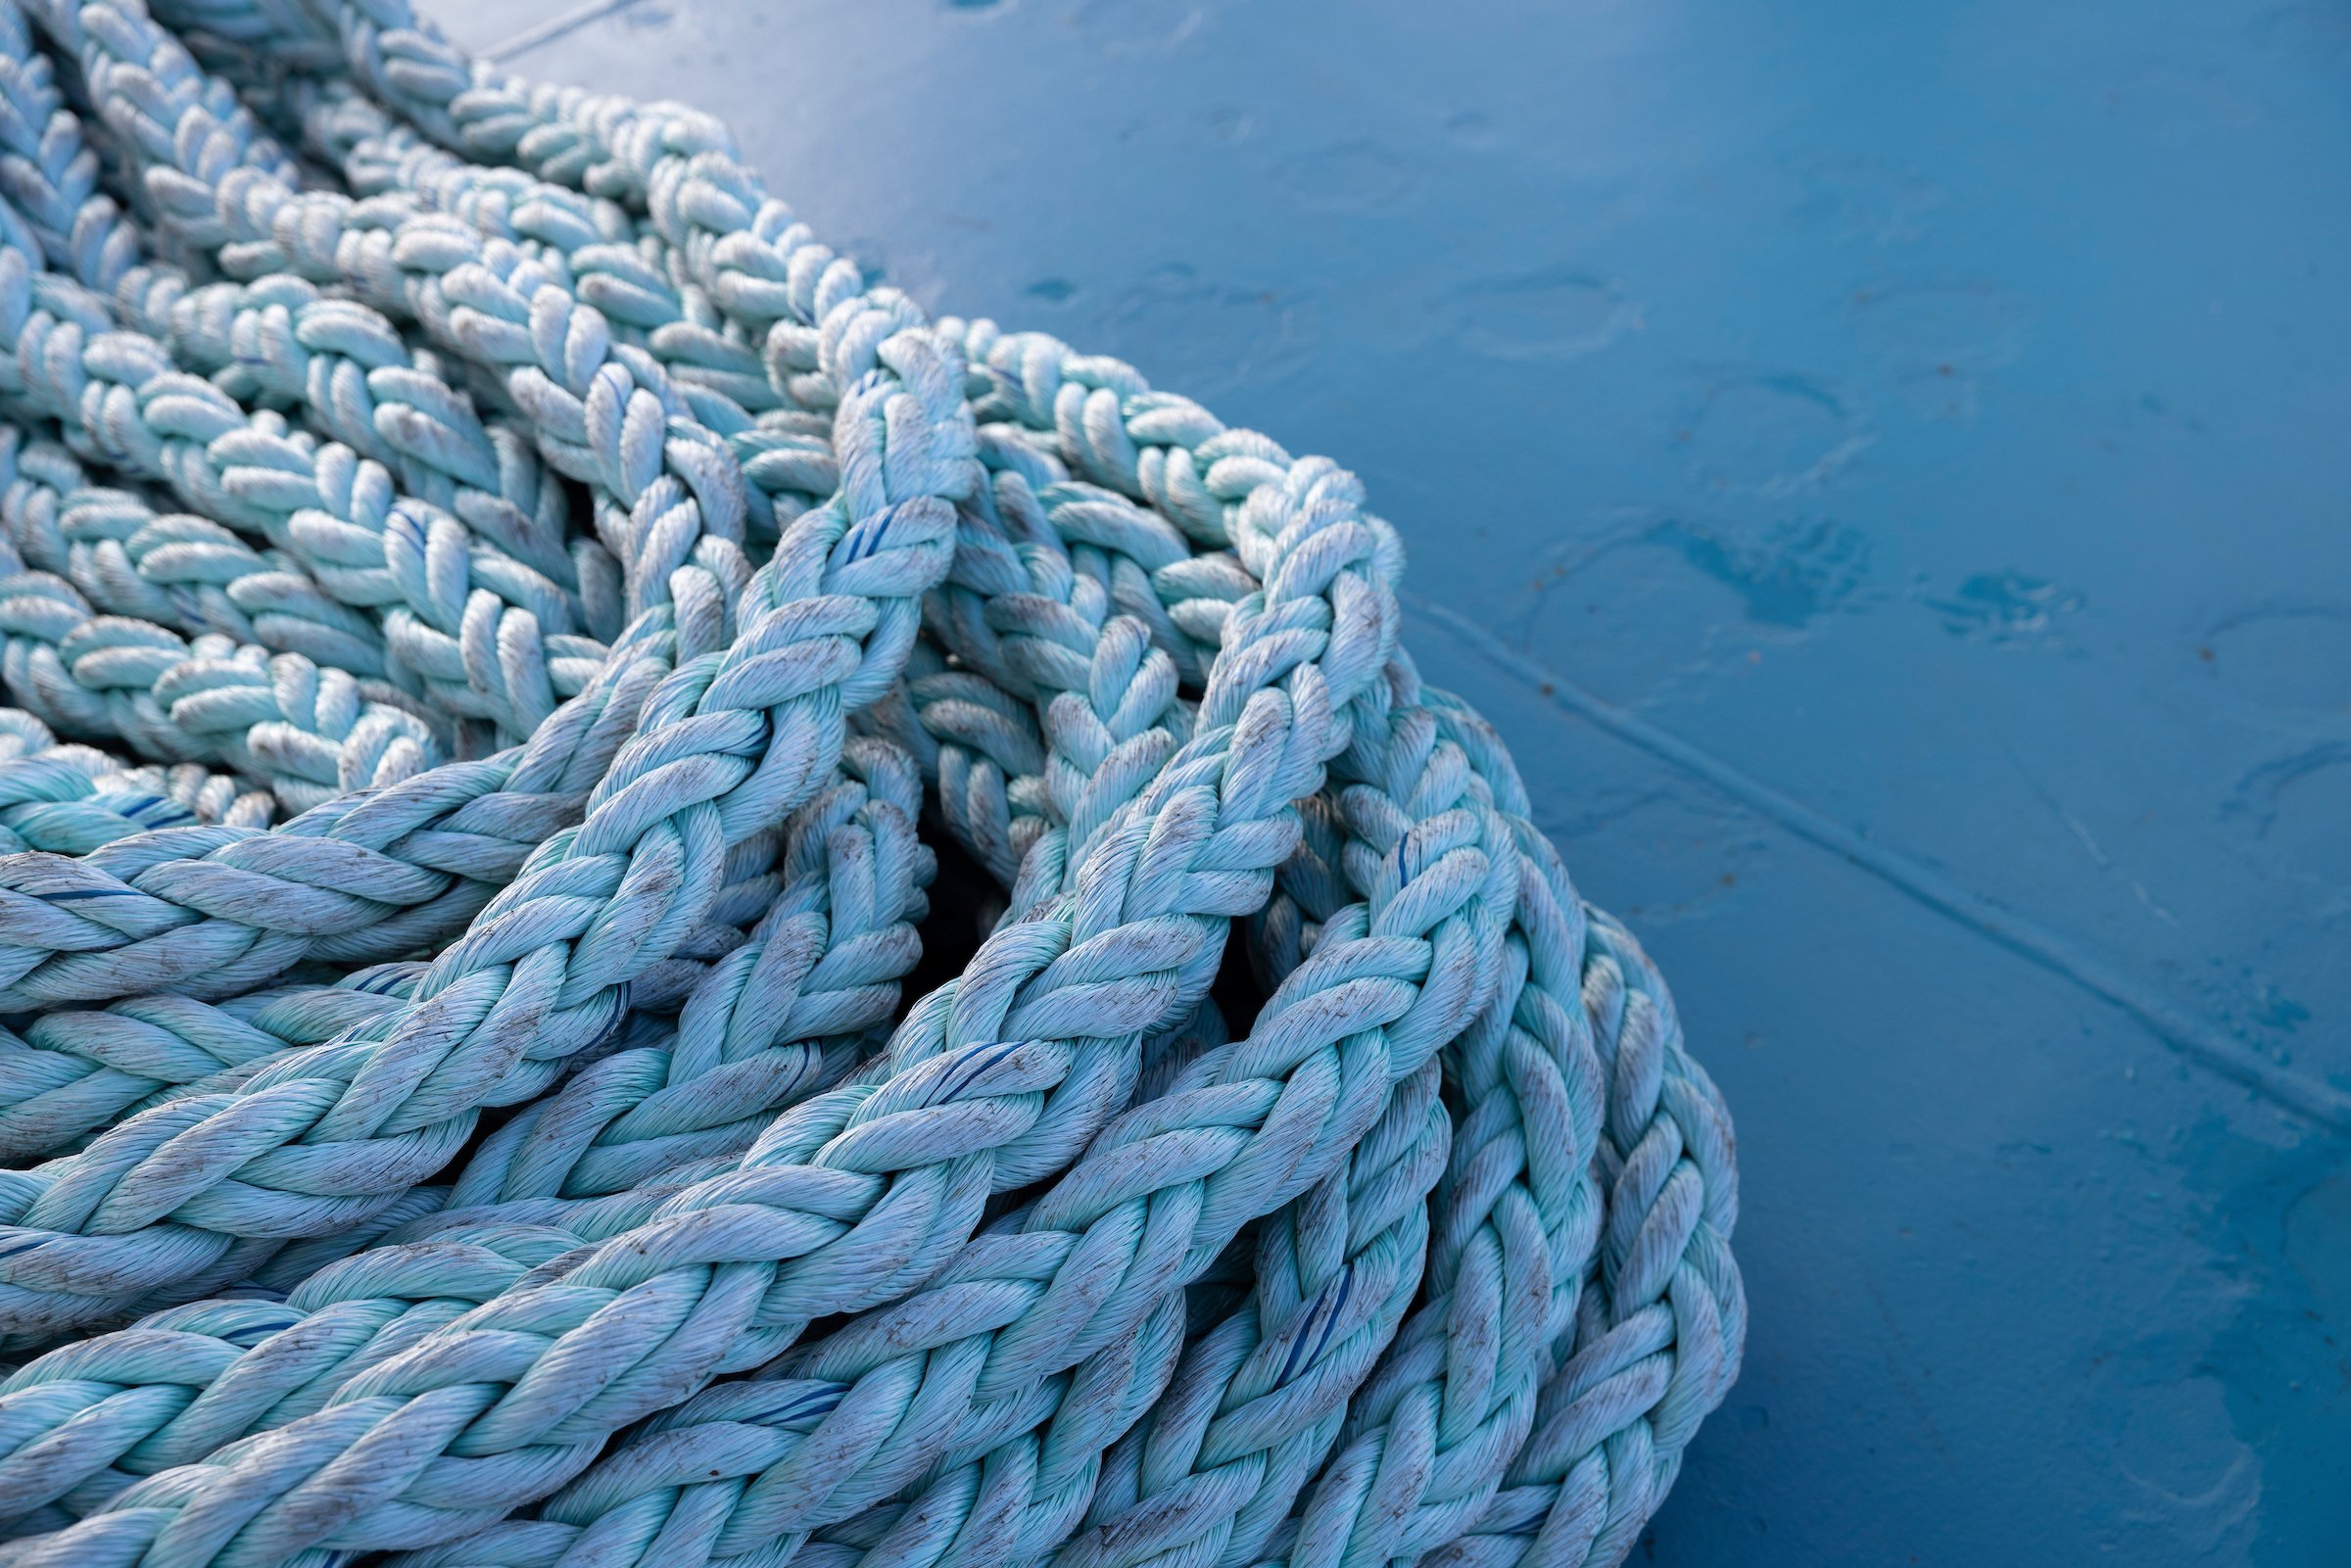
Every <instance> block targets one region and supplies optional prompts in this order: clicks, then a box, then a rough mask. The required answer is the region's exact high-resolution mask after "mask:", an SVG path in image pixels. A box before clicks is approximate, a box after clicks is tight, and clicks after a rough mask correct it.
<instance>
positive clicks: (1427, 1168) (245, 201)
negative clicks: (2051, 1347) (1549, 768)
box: [0, 0, 1745, 1568]
mask: <svg viewBox="0 0 2351 1568" xmlns="http://www.w3.org/2000/svg"><path fill="white" fill-rule="evenodd" d="M0 242H4V243H0V416H5V418H6V420H7V426H6V428H5V430H4V431H0V571H4V572H5V573H6V575H5V576H0V680H4V681H5V683H6V687H7V689H8V692H9V693H10V695H11V697H12V698H13V699H14V700H15V701H17V702H18V703H20V704H22V706H23V708H24V712H22V713H18V712H14V711H10V712H7V713H6V714H5V715H4V716H0V849H5V850H6V851H8V852H7V853H6V854H4V855H0V1011H5V1013H6V1014H7V1015H8V1016H9V1018H10V1020H11V1022H14V1023H16V1024H17V1025H18V1026H17V1027H16V1028H15V1029H14V1030H13V1031H8V1030H0V1149H5V1151H6V1152H7V1153H8V1154H9V1155H10V1156H11V1157H12V1159H14V1160H16V1161H17V1162H20V1166H19V1168H17V1169H14V1170H11V1171H9V1172H7V1173H5V1174H0V1333H4V1334H5V1335H6V1337H7V1341H8V1343H9V1345H10V1346H11V1347H13V1352H14V1354H15V1356H16V1357H18V1358H19V1360H20V1362H21V1364H19V1365H18V1366H17V1367H16V1369H15V1370H14V1371H13V1373H11V1375H9V1376H8V1377H7V1378H6V1379H5V1380H0V1537H4V1538H5V1539H0V1564H5V1565H9V1568H31V1565H65V1564H72V1568H95V1565H101V1564H118V1563H120V1564H151V1565H163V1564H196V1563H211V1562H217V1563H223V1564H253V1565H261V1564H302V1565H306V1568H308V1565H323V1564H326V1563H330V1562H338V1563H339V1562H346V1561H351V1560H354V1559H355V1558H356V1557H358V1556H360V1555H362V1554H370V1553H390V1554H392V1555H391V1556H390V1557H389V1558H388V1559H386V1560H391V1561H397V1562H400V1563H403V1564H406V1565H408V1568H476V1565H478V1568H488V1565H493V1564H497V1565H522V1564H551V1565H552V1564H563V1565H566V1568H571V1565H585V1564H627V1563H643V1564H648V1565H663V1564H671V1563H696V1562H724V1563H730V1564H740V1565H744V1568H748V1565H752V1564H773V1565H781V1564H786V1563H792V1564H801V1565H804V1568H848V1565H850V1564H857V1565H860V1568H896V1565H901V1564H903V1565H907V1568H945V1565H955V1568H964V1565H973V1568H980V1565H988V1568H992V1565H995V1564H1009V1563H1022V1564H1027V1563H1032V1562H1041V1561H1044V1560H1047V1559H1050V1560H1051V1561H1052V1562H1053V1563H1054V1564H1056V1565H1057V1568H1137V1565H1141V1564H1145V1563H1164V1564H1166V1565H1167V1568H1176V1565H1178V1564H1182V1565H1201V1568H1205V1565H1208V1564H1211V1563H1214V1564H1231V1565H1233V1568H1247V1565H1252V1564H1266V1565H1271V1564H1277V1563H1278V1564H1292V1565H1297V1568H1309V1565H1312V1568H1341V1565H1345V1568H1368V1565H1373V1564H1384V1563H1389V1562H1396V1563H1411V1562H1428V1563H1435V1564H1447V1565H1450V1564H1456V1563H1459V1564H1463V1565H1469V1564H1475V1565H1478V1568H1485V1565H1488V1564H1491V1565H1494V1568H1509V1565H1515V1564H1519V1563H1527V1564H1539V1565H1543V1568H1550V1565H1554V1564H1573V1563H1586V1562H1596V1563H1612V1562H1617V1561H1620V1560H1622V1558H1623V1557H1624V1555H1625V1554H1626V1553H1627V1552H1628V1551H1629V1550H1630V1549H1631V1548H1632V1546H1633V1544H1635V1542H1636V1540H1637V1538H1638V1534H1639V1532H1640V1530H1641V1528H1642V1526H1643V1525H1644V1524H1645V1523H1646V1522H1647V1520H1648V1519H1649V1517H1650V1516H1651V1515H1652V1514H1653V1513H1654V1512H1655V1508H1656V1506H1657V1505H1658V1503H1659V1502H1660V1501H1661V1500H1662V1497H1663V1496H1664V1493H1665V1490H1666V1489H1667V1488H1668V1487H1669V1486H1670V1484H1671V1482H1672V1479H1673V1477H1674V1475H1675V1473H1676V1470H1677V1468H1678V1465H1679V1461H1680V1456H1681V1453H1682V1451H1683V1449H1684V1448H1685V1447H1686V1445H1687V1444H1688V1442H1689V1441H1690V1439H1691V1437H1692V1436H1693V1435H1694V1433H1695V1431H1696V1429H1697V1426H1698V1424H1699V1423H1700V1421H1701V1420H1703V1417H1704V1416H1705V1414H1706V1413H1707V1412H1708V1411H1710V1410H1711V1409H1712V1408H1714V1407H1715V1405H1716V1404H1718V1403H1719V1402H1720V1401H1721V1399H1722V1397H1723V1394H1724V1392H1725V1391H1726V1390H1727V1388H1728V1387H1729V1384H1730V1382H1731V1381H1732V1379H1733V1378H1734V1377H1735V1376H1736V1372H1737V1366H1738V1360H1739V1354H1740V1348H1741V1346H1742V1344H1743V1341H1744V1333H1745V1305H1744V1298H1743V1296H1742V1294H1741V1289H1740V1284H1739V1276H1738V1271H1737V1267H1736V1264H1735V1262H1734V1261H1733V1259H1732V1257H1731V1253H1730V1250H1729V1237H1730V1233H1731V1230H1732V1228H1733V1224H1734V1221H1735V1218H1736V1212H1737V1187H1736V1171H1735V1164H1734V1161H1733V1154H1732V1139H1731V1132H1730V1123H1729V1119H1728V1117H1727V1114H1726V1113H1725V1111H1724V1110H1723V1107H1722V1104H1721V1099H1720V1096H1719V1095H1718V1094H1717V1093H1716V1091H1715V1090H1714V1088H1713V1085H1712V1084H1711V1083H1710V1082H1709V1081H1708V1079H1707V1078H1706V1076H1705V1074H1704V1073H1703V1069H1700V1068H1699V1067H1698V1066H1697V1064H1696V1063H1695V1062H1694V1061H1692V1060H1691V1058H1690V1057H1689V1056H1688V1055H1687V1054H1686V1052H1685V1051H1684V1049H1683V1046H1682V1042H1681V1036H1680V1029H1679V1025H1678V1023H1677V1022H1676V1020H1675V1016H1674V1013H1673V1008H1672V1003H1671V1001H1670V998H1669V996H1668V994H1667V992H1666V990H1665V988H1664V985H1663V983H1662V981H1661V980H1660V979H1659V977H1658V976H1657V974H1656V973H1655V969H1654V968H1653V967H1652V966H1651V964H1650V963H1649V961H1648V959H1647V958H1646V957H1645V956H1644V955H1643V954H1642V952H1641V950H1640V948H1639V947H1638V945H1637V944H1636V943H1635V942H1634V941H1633V939H1632V938H1631V936H1630V935H1629V934H1628V933H1626V932H1625V931H1624V929H1623V928H1622V927H1619V926H1617V925H1616V924H1614V923H1613V922H1611V921H1609V920H1607V918H1606V917H1605V916H1602V915H1600V914H1598V913H1597V912H1593V911H1590V910H1588V909H1587V908H1586V907H1585V906H1584V905H1583V903H1582V901H1581V900H1580V899H1579V898H1578V897H1577V896H1576V894H1575V892H1574V889H1573V887H1572V885H1571V884H1570V883H1569V881H1568V879H1567V877H1566V873H1565V870H1564V868H1563V867H1562V866H1561V864H1560V862H1559V858H1558V856H1557V855H1556V853H1554V851H1553V850H1552V848H1551V846H1550V845H1549V844H1548V843H1547V842H1546V841H1545V839H1544V838H1543V836H1542V835H1541V833H1540V832H1538V831H1537V830H1536V829H1535V828H1534V826H1533V825H1532V823H1531V821H1530V817H1531V806H1530V804H1529V802H1528V799H1527V796H1526V792H1525V790H1524V787H1523V785H1522V784H1521V783H1520V781H1519V780H1518V777H1517V775H1516V773H1515V771H1514V769H1513V768H1512V766H1511V761H1510V758H1509V755H1508V752H1507V751H1506V750H1505V749H1504V747H1503V745H1502V743H1501V742H1500V740H1499V738H1498V737H1497V736H1495V735H1494V733H1493V732H1492V731H1491V730H1490V729H1489V728H1488V727H1487V726H1486V725H1485V723H1484V722H1483V721H1482V720H1481V719H1480V718H1479V717H1478V716H1477V715H1476V713H1475V712H1474V711H1472V710H1471V709H1470V708H1469V707H1468V706H1466V705H1465V704H1464V703H1463V702H1462V701H1461V700H1460V699H1459V698H1456V697H1453V696H1451V695H1448V694H1446V693H1443V692H1439V691H1436V690H1434V689H1429V688H1426V687H1424V686H1423V685H1422V684H1421V683H1420V681H1419V678H1418V676H1417V674H1416V672H1415V668H1414V666H1413V665H1412V663H1411V660H1410V658H1409V656H1408V655H1406V654H1405V652H1404V651H1403V649H1402V648H1401V646H1400V644H1399V642H1398V639H1397V631H1398V621H1399V615H1398V610H1397V605H1396V597H1395V590H1396V584H1397V581H1398V579H1399V577H1400V575H1401V572H1402V569H1403V550H1402V546H1401V545H1400V543H1399V541H1398V539H1397V537H1396V535H1395V533H1394V531H1393V530H1391V529H1390V528H1389V527H1388V525H1386V524H1385V523H1384V522H1382V521H1380V520H1379V519H1378V518H1376V517H1375V516H1373V515H1372V514H1371V513H1369V512H1368V511H1367V509H1366V504H1365V497H1364V495H1363V491H1362V487H1361V486H1360V484H1359V483H1358V482H1357V481H1356V480H1355V478H1354V477H1353V476H1352V475H1350V474H1348V473H1347V472H1346V471H1344V470H1342V469H1340V468H1338V467H1337V466H1336V465H1334V464H1332V463H1330V462H1329V461H1328V460H1326V459H1321V458H1312V457H1309V458H1297V457H1293V456H1292V455H1291V454H1290V453H1288V452H1287V451H1284V450H1282V449H1281V448H1280V447H1278V446H1277V445H1276V444H1274V443H1273V442H1272V441H1271V440H1270V439H1268V438H1267V437H1264V436H1262V435H1258V434H1256V433H1254V432H1248V431H1239V430H1231V429H1227V428H1226V427H1224V426H1223V424H1222V423H1220V422H1219V421H1218V420H1216V419H1215V418H1214V417H1213V416H1211V415H1210V414H1209V413H1207V412H1206V411H1205V410H1204V409H1202V408H1200V407H1199V406H1198V405H1197V404H1192V403H1191V402H1189V401H1188V400H1185V399H1182V398H1179V397H1176V396H1174V395H1171V394H1166V393H1159V392H1155V391H1153V390H1152V389H1151V388H1150V387H1149V386H1148V384H1147V383H1146V382H1145V381H1144V380H1143V378H1142V377H1141V376H1140V375H1139V374H1137V373H1136V372H1135V371H1134V370H1133V369H1131V368H1130V367H1128V366H1127V365H1124V364H1122V363H1120V362H1118V361H1116V360H1111V359H1106V358H1101V357H1096V356H1080V355H1077V354H1075V353H1073V352H1072V351H1070V350H1069V349H1068V348H1066V347H1065V346H1063V345H1061V344H1059V343H1058V342H1055V341H1054V340H1051V339H1049V338H1044V337H1041V336H1037V335H1033V334H1007V333H1003V332H1000V331H999V330H998V329H997V328H995V327H994V326H993V325H992V324H991V323H987V322H966V321H962V320H957V319H952V318H948V319H941V320H938V321H936V322H935V321H932V320H931V319H929V318H928V317H927V316H926V315H925V314H924V313H923V311H922V310H921V309H919V308H918V307H916V306H915V305H914V303H913V302H911V301H909V300H907V299H906V298H905V297H903V296H902V295H900V294H898V293H896V292H895V291H892V290H889V289H887V288H880V287H873V286H869V284H868V283H867V280H866V279H865V278H864V276H863V275H862V274H861V273H860V271H859V270H858V269H857V268H856V266H855V265H854V264H853V263H851V262H850V261H846V260H844V259H842V258H840V257H839V256H838V255H836V254H835V253H834V252H832V251H831V250H830V249H828V248H826V247H825V246H823V245H822V244H820V243H819V242H818V241H817V240H816V239H815V237H814V236H813V235H812V234H811V233H810V232H809V231H808V230H807V228H806V227H805V226H804V225H801V224H799V223H797V222H796V221H795V220H794V219H793V218H792V215H791V214H790V213H789V211H788V210H787V209H785V208H784V207H783V206H782V205H781V204H780V203H777V202H775V201H773V200H771V199H769V198H768V197H767V196H766V194H765V192H764V190H763V189H762V187H761V185H760V183H759V181H758V180H757V178H756V176H754V175H753V174H751V173H750V172H749V171H748V170H747V169H745V168H744V166H742V165H741V164H740V163H739V162H738V161H737V160H736V158H735V157H734V154H733V152H732V145H731V142H730V140H729V138H728V137H727V135H726V133H725V131H724V130H723V128H722V127H720V126H718V125H717V124H716V123H715V122H714V121H712V120H710V119H707V118H706V117H703V116H700V115H697V114H695V113H693V112H692V111H689V110H686V109H682V108H679V107H677V106H673V105H658V104H655V105H639V104H633V103H628V102H624V101H621V100H616V99H610V98H604V97H598V96H591V95H587V94H583V93H579V92H574V91H566V90H555V89H549V88H542V87H536V86H532V85H529V84H525V83H521V82H517V81H514V80H512V79H510V78H506V77H504V76H502V75H500V74H498V73H497V72H496V71H493V70H492V69H491V68H489V67H487V66H485V65H481V64H477V63H474V62H471V61H469V60H467V59H465V58H464V57H463V56H462V55H461V54H460V53H458V52H457V51H456V50H455V49H454V48H453V47H452V46H451V45H449V44H448V43H447V42H446V41H444V40H442V39H440V38H439V37H438V36H437V35H435V34H433V33H432V32H431V31H430V30H429V29H427V28H426V27H424V26H423V25H421V24H418V23H417V22H416V21H415V20H414V19H413V18H412V17H411V16H410V15H409V14H408V6H407V3H406V0H156V3H155V7H154V11H153V13H151V12H150V10H149V9H148V7H147V6H146V5H144V4H142V3H141V0H92V3H86V4H84V3H78V0H0ZM58 736H70V737H72V740H71V742H70V743H60V741H59V740H58V738H57V737H58ZM110 746H111V747H115V748H118V751H117V752H115V753H110V752H109V751H107V750H105V749H103V748H105V747H110ZM288 813H292V815H287V814H288ZM273 824H274V825H273ZM932 827H936V829H938V830H941V831H943V832H944V834H945V837H946V838H947V839H948V840H950V841H952V843H953V844H954V845H955V846H956V847H957V849H958V850H959V851H960V852H961V854H962V855H963V856H965V857H968V862H969V864H970V865H971V866H972V867H973V868H974V872H973V873H972V874H971V875H972V876H975V877H977V878H979V879H986V880H988V881H991V882H992V884H993V886H994V888H995V889H996V890H995V891H994V892H993V893H992V894H990V895H984V896H985V897H986V900H987V903H988V906H989V907H988V910H987V914H988V916H989V918H988V919H987V920H986V921H984V923H982V928H983V930H984V934H983V935H982V936H981V937H980V939H979V940H978V942H977V945H976V947H968V950H967V948H965V947H957V948H956V950H954V951H951V952H948V953H933V954H932V955H930V962H931V963H932V964H933V966H934V967H935V971H936V973H935V974H934V975H933V976H932V978H934V979H938V980H939V982H938V983H936V984H931V987H930V988H929V989H928V990H926V991H924V992H923V994H921V995H919V996H916V995H913V992H914V991H915V990H916V989H918V988H920V986H921V985H923V984H925V983H928V981H926V979H925V978H924V977H923V975H922V974H921V970H922V968H923V966H924V964H925V961H926V957H925V954H924V952H923V947H924V941H925V939H926V936H936V935H937V934H939V933H941V932H942V931H945V930H951V929H952V927H951V926H949V925H946V924H944V923H942V921H941V920H935V919H933V918H932V906H933V903H934V897H933V893H934V890H935V884H936V879H938V878H939V877H940V876H941V875H942V872H941V869H940V865H939V861H938V858H937V856H936V854H935V851H934V846H933V845H930V844H926V842H925V841H924V836H923V835H924V833H925V832H926V831H928V830H929V828H932ZM982 896H983V895H980V894H978V893H976V892H974V891H973V890H972V889H971V888H970V887H966V886H963V885H960V884H958V885H957V886H956V887H955V888H954V889H953V890H952V891H951V893H950V894H949V896H948V897H947V900H946V902H944V903H942V904H941V905H940V914H941V916H945V915H948V914H950V913H956V912H960V913H962V914H963V915H965V916H966V917H967V918H968V917H969V916H971V915H973V914H976V913H978V912H977V911H974V910H972V909H971V908H970V905H971V904H972V903H974V902H975V901H977V900H978V899H980V898H981V897H982ZM1236 934H1237V935H1238V936H1239V938H1240V941H1239V943H1238V944H1237V946H1236V945H1235V944H1234V943H1233V942H1232V941H1231V940H1230V938H1232V937H1233V936H1234V935H1236ZM941 977H943V978H941Z"/></svg>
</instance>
